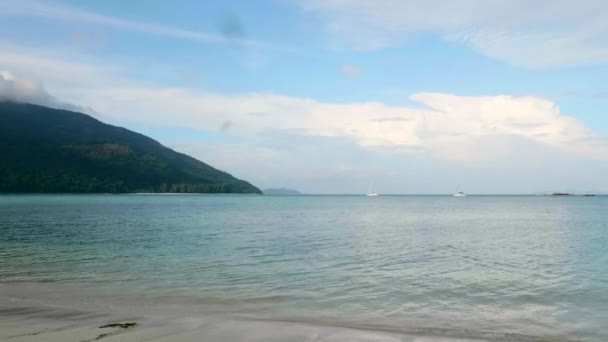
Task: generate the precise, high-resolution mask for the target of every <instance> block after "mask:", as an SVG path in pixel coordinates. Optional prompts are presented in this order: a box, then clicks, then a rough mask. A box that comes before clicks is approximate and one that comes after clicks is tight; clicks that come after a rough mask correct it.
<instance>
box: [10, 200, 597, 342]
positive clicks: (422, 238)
mask: <svg viewBox="0 0 608 342" xmlns="http://www.w3.org/2000/svg"><path fill="white" fill-rule="evenodd" d="M607 247H608V198H607V197H603V196H596V197H537V196H469V197H465V198H453V197H450V196H380V197H377V198H367V197H364V196H239V195H206V196H205V195H188V196H179V195H164V196H156V195H146V196H140V195H82V196H77V195H44V196H42V195H41V196H34V195H24V196H17V195H14V196H13V195H10V196H0V260H2V265H1V266H0V297H2V298H0V300H2V301H1V302H0V304H1V305H2V308H4V309H6V310H8V311H6V313H7V315H8V316H11V317H12V316H15V317H17V316H19V312H20V311H10V310H11V308H12V310H17V309H19V308H28V307H29V308H49V307H51V308H53V310H59V311H58V312H62V310H67V311H69V310H74V309H76V308H78V307H79V306H84V307H81V308H80V309H81V310H84V311H86V312H90V313H98V314H100V315H101V314H104V315H105V314H107V315H110V317H112V318H116V317H118V316H120V317H139V318H140V319H142V320H143V321H146V320H156V321H158V322H173V323H174V322H181V323H179V324H178V325H180V324H181V325H184V324H185V323H184V322H192V321H193V319H195V318H196V319H203V318H204V319H206V320H221V321H222V322H228V321H230V322H233V321H238V322H241V323H239V324H241V325H240V326H241V327H245V328H243V331H247V329H246V327H250V328H251V329H253V328H254V327H256V326H260V324H262V323H260V324H257V323H254V322H264V323H263V324H262V325H264V326H272V327H276V325H270V324H279V325H281V326H283V327H285V326H289V327H291V328H290V329H294V331H297V330H298V329H304V330H305V328H303V327H307V328H306V329H310V327H316V328H319V327H323V331H327V329H330V330H331V329H345V330H340V331H342V333H345V334H347V335H348V334H351V335H348V336H351V337H350V338H346V337H345V338H344V339H343V340H353V339H354V338H353V337H352V336H363V335H365V334H371V333H372V332H375V333H376V334H379V333H382V334H387V335H386V336H389V337H390V336H393V335H396V336H419V338H420V339H419V340H420V341H430V340H429V339H428V338H431V337H433V338H437V340H439V338H450V337H451V338H458V339H461V340H467V339H482V340H507V341H606V340H608V327H606V325H605V322H608V248H607ZM83 303H86V304H84V305H83ZM33 310H34V309H33ZM34 311H35V310H34ZM0 312H1V311H0ZM24 312H26V313H27V312H28V311H27V310H26V311H24ZM151 312H153V314H151ZM11 313H12V314H11ZM22 313H23V311H22ZM13 314H14V315H13ZM28 315H29V316H31V315H30V314H28ZM28 315H21V316H24V317H23V319H29V318H28ZM129 315H131V316H129ZM34 316H35V315H34ZM2 317H7V316H2V315H0V321H2ZM92 317H95V315H94V314H93V316H92ZM205 322H207V321H205ZM213 322H216V321H213ZM242 322H249V323H247V324H250V325H247V324H245V323H242ZM252 322H253V323H252ZM218 324H219V323H218ZM243 324H244V325H243ZM181 325H180V326H181ZM186 325H187V324H186ZM220 325H221V324H220ZM316 328H315V329H316ZM1 329H2V327H1V326H0V330H1ZM315 331H316V332H315V333H318V331H317V330H315ZM345 331H346V332H347V333H346V332H345ZM244 334H245V335H244V336H247V335H246V334H247V333H246V332H244ZM311 334H312V333H311ZM357 334H359V335H357ZM313 335H314V334H313ZM306 336H308V337H310V336H309V335H307V333H303V334H302V336H300V337H302V339H297V338H295V337H294V338H293V340H303V341H304V340H307V339H306V338H304V337H306ZM327 336H332V335H331V334H329V335H327ZM333 336H334V338H335V336H336V335H333ZM345 336H346V335H345ZM383 336H385V335H383ZM387 338H388V337H387ZM390 338H393V337H390ZM424 338H427V340H424ZM330 339H331V338H329V339H328V340H330ZM284 340H289V339H288V338H285V339H284ZM372 340H373V339H372ZM402 340H405V339H402Z"/></svg>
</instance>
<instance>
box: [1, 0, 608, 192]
mask: <svg viewBox="0 0 608 342" xmlns="http://www.w3.org/2000/svg"><path fill="white" fill-rule="evenodd" d="M606 10H608V5H606V4H604V2H603V1H597V0H583V1H578V2H576V3H574V2H572V1H565V0H558V1H553V2H548V1H547V2H544V1H543V2H535V3H530V2H529V1H523V0H514V1H510V2H504V1H498V0H487V1H481V0H455V1H452V2H449V3H445V2H442V1H437V0H431V1H428V0H427V1H422V0H411V1H396V0H384V1H364V0H340V1H338V0H326V1H321V0H273V1H271V0H268V1H255V2H252V1H176V2H167V1H157V0H155V1H129V2H124V1H65V0H64V1H43V0H32V1H30V0H24V1H19V2H16V1H4V0H0V35H1V37H2V40H0V49H1V51H2V53H1V54H0V71H1V72H2V78H0V81H1V82H0V98H2V97H8V98H15V99H18V100H22V101H28V102H37V103H41V104H47V105H53V106H58V107H61V106H64V107H65V106H69V107H70V108H74V106H76V107H77V108H82V109H83V110H85V111H88V112H90V113H94V115H95V116H97V117H98V118H100V119H101V120H103V121H105V122H108V123H112V124H115V125H122V126H126V127H128V128H130V129H133V130H136V131H140V132H142V133H144V134H148V135H150V136H152V137H153V138H155V139H157V140H159V141H161V142H162V143H164V144H166V145H169V146H171V147H173V148H175V149H177V150H179V151H182V152H185V153H188V154H191V155H193V156H194V157H197V158H199V159H201V160H203V161H206V162H208V163H210V164H212V165H214V166H216V167H219V168H222V169H224V170H226V171H229V172H231V173H233V174H235V175H236V176H239V177H242V178H245V179H248V180H250V181H251V182H253V183H254V184H256V185H258V186H260V187H278V186H284V187H291V188H297V189H300V190H302V191H306V192H314V193H360V192H364V191H366V190H367V184H368V183H369V181H370V180H371V179H374V180H375V184H376V187H377V188H378V189H377V191H379V192H383V193H449V192H452V191H454V189H455V188H456V187H457V186H458V185H460V186H461V187H462V188H463V190H465V191H468V192H476V193H534V192H551V191H571V192H591V191H592V192H608V180H606V179H605V178H606V177H602V174H605V172H606V171H608V139H607V137H608V116H607V115H606V114H605V113H606V111H607V109H608V86H606V82H605V80H607V79H608V40H607V39H606V38H605V37H608V24H607V23H605V20H604V18H603V16H602V13H605V11H606Z"/></svg>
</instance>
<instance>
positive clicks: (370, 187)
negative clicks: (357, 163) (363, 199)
mask: <svg viewBox="0 0 608 342" xmlns="http://www.w3.org/2000/svg"><path fill="white" fill-rule="evenodd" d="M373 188H374V181H373V180H372V181H371V182H370V183H369V189H368V191H367V197H378V193H377V192H373V191H372V189H373Z"/></svg>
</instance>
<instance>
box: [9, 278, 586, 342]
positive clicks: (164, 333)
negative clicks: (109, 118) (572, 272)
mask: <svg viewBox="0 0 608 342" xmlns="http://www.w3.org/2000/svg"><path fill="white" fill-rule="evenodd" d="M195 306H196V310H192V309H193V308H192V307H188V304H185V303H172V304H169V305H167V304H166V303H159V302H141V303H138V304H135V305H134V304H133V303H125V301H124V300H122V299H121V297H120V296H116V297H113V296H111V295H103V294H101V295H95V294H94V292H92V291H89V290H86V291H82V292H80V291H79V290H78V288H75V287H71V286H64V285H59V286H57V285H55V284H40V283H1V282H0V340H1V341H4V340H6V341H12V342H26V341H27V342H32V341H48V342H70V341H74V342H89V341H98V340H103V341H106V342H110V341H115V342H119V341H120V342H132V341H133V342H134V341H175V342H189V341H234V342H237V341H286V342H291V341H294V342H295V341H327V342H332V341H361V342H363V341H370V342H371V341H386V342H397V341H401V342H475V341H477V342H480V341H482V342H483V341H519V342H532V341H552V342H556V341H562V342H566V341H567V342H573V341H577V340H571V339H563V338H560V337H556V336H528V335H520V334H515V333H494V332H485V331H467V330H466V329H461V330H455V329H447V328H440V327H439V325H438V326H437V327H435V328H428V327H427V328H425V327H419V328H405V327H403V328H398V327H393V326H383V325H377V324H373V323H355V322H352V323H348V322H346V321H344V322H339V321H334V322H332V321H329V320H321V319H319V320H317V319H306V318H299V319H295V318H290V317H278V318H277V317H267V316H266V317H265V316H264V315H256V311H255V310H253V311H252V313H251V314H235V313H231V312H229V311H223V312H222V310H217V308H214V307H213V305H212V304H210V305H207V304H197V305H195ZM113 323H128V324H132V323H135V324H134V326H127V327H120V326H115V327H114V326H111V327H104V326H106V325H108V324H113Z"/></svg>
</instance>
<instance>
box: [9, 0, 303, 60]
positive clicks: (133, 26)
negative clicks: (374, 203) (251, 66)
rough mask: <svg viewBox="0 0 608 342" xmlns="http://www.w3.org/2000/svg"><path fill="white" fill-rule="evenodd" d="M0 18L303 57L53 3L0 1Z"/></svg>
mask: <svg viewBox="0 0 608 342" xmlns="http://www.w3.org/2000/svg"><path fill="white" fill-rule="evenodd" d="M0 14H4V15H17V16H31V17H41V18H47V19H53V20H58V21H63V22H72V23H85V24H93V25H99V26H104V27H108V28H112V29H116V30H123V31H130V32H137V33H143V34H150V35H156V36H162V37H168V38H174V39H181V40H188V41H193V42H197V43H202V44H219V45H235V44H236V45H238V46H241V47H246V48H252V49H261V50H266V51H274V52H280V53H291V54H305V53H304V52H303V51H300V50H298V49H295V48H292V47H288V46H283V45H279V44H273V43H268V42H264V41H260V40H254V39H245V38H243V36H242V35H238V36H237V37H235V35H234V34H225V33H224V34H214V33H208V32H202V31H194V30H188V29H183V28H179V27H173V26H168V25H162V24H157V23H150V22H145V21H137V20H130V19H123V18H118V17H113V16H109V15H103V14H99V13H95V12H91V11H86V10H83V9H80V8H77V7H72V6H68V5H63V4H59V3H56V2H45V1H36V0H20V1H4V0H0ZM222 32H224V31H222Z"/></svg>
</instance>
